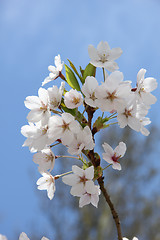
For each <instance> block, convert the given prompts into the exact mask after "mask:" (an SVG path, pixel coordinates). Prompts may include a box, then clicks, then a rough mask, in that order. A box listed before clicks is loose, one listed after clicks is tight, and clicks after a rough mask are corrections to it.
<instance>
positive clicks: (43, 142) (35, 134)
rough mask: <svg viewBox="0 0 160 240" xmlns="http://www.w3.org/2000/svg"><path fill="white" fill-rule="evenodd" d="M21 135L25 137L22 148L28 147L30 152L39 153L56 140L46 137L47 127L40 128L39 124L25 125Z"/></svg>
mask: <svg viewBox="0 0 160 240" xmlns="http://www.w3.org/2000/svg"><path fill="white" fill-rule="evenodd" d="M21 133H22V135H24V136H25V137H27V139H26V140H25V142H24V144H23V147H25V146H28V147H29V149H30V151H31V152H37V151H41V150H43V149H44V148H45V147H47V146H48V145H50V144H51V143H52V142H54V141H55V140H56V139H55V138H54V137H52V138H49V137H48V125H45V126H42V125H41V123H37V124H33V123H29V125H25V126H23V127H22V128H21Z"/></svg>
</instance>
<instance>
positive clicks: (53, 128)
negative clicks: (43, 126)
mask: <svg viewBox="0 0 160 240" xmlns="http://www.w3.org/2000/svg"><path fill="white" fill-rule="evenodd" d="M48 126H49V129H48V134H49V135H48V136H49V138H51V139H52V138H55V140H56V139H59V138H61V140H62V144H64V145H68V144H70V143H71V142H72V140H73V138H74V133H78V132H79V131H80V124H79V123H78V122H77V121H76V120H75V118H74V117H73V116H72V115H71V114H70V113H62V115H61V116H52V117H50V119H49V123H48Z"/></svg>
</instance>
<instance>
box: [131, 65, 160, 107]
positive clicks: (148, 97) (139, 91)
mask: <svg viewBox="0 0 160 240" xmlns="http://www.w3.org/2000/svg"><path fill="white" fill-rule="evenodd" d="M145 73H146V69H143V68H142V69H140V70H139V72H138V74H137V88H136V91H135V94H136V96H137V99H138V101H139V102H140V103H144V104H145V105H146V107H148V108H149V107H150V105H151V104H154V103H155V102H156V101H157V99H156V97H155V96H153V95H152V94H151V93H150V92H152V91H153V90H155V89H156V88H157V81H156V79H155V78H152V77H148V78H144V76H145Z"/></svg>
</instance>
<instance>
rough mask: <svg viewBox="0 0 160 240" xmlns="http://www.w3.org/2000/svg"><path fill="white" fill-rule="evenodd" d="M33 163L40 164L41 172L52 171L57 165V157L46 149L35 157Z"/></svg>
mask: <svg viewBox="0 0 160 240" xmlns="http://www.w3.org/2000/svg"><path fill="white" fill-rule="evenodd" d="M33 162H35V163H36V164H39V167H38V170H39V172H45V171H47V170H50V171H52V170H53V168H54V164H55V155H54V153H53V152H52V150H51V149H50V148H45V149H43V150H42V151H41V152H38V153H35V154H34V155H33Z"/></svg>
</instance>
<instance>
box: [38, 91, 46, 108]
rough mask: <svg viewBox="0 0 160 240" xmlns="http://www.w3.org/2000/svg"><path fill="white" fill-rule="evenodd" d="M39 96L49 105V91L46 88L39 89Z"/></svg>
mask: <svg viewBox="0 0 160 240" xmlns="http://www.w3.org/2000/svg"><path fill="white" fill-rule="evenodd" d="M38 95H39V98H40V99H41V101H42V102H43V103H44V104H45V105H47V104H48V91H47V90H46V89H45V88H39V90H38Z"/></svg>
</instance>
